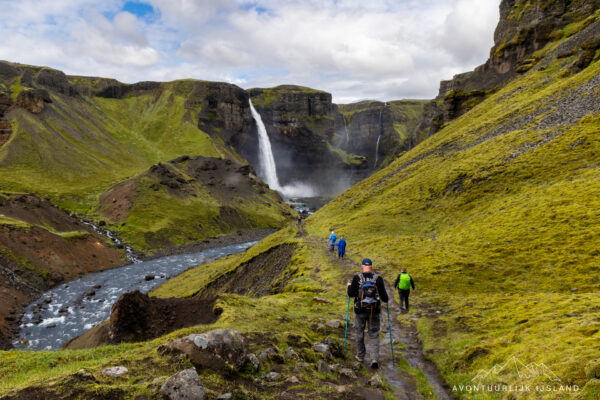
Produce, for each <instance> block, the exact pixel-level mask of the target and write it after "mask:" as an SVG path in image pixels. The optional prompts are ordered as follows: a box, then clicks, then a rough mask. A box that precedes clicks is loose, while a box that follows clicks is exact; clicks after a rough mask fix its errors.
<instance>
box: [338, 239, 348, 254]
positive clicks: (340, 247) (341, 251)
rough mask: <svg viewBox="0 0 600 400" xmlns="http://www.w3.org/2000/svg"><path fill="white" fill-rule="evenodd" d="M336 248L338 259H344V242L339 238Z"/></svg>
mask: <svg viewBox="0 0 600 400" xmlns="http://www.w3.org/2000/svg"><path fill="white" fill-rule="evenodd" d="M336 246H337V248H338V258H344V256H345V255H346V240H345V239H344V238H343V237H341V238H340V240H338V242H337V244H336Z"/></svg>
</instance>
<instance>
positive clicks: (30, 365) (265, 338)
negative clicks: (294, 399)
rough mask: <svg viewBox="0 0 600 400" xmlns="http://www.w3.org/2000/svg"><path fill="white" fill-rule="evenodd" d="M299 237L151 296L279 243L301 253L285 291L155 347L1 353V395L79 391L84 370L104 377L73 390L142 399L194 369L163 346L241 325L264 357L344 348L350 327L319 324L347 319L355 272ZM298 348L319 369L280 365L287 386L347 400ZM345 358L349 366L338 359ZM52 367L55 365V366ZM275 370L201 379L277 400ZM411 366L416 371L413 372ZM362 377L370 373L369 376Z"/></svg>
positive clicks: (193, 286) (198, 282) (224, 301)
mask: <svg viewBox="0 0 600 400" xmlns="http://www.w3.org/2000/svg"><path fill="white" fill-rule="evenodd" d="M295 235H296V229H295V227H289V228H287V229H283V230H280V231H278V232H277V233H275V234H273V235H271V236H269V237H268V238H266V239H264V240H263V241H261V242H260V243H259V244H258V245H256V246H254V247H252V248H250V249H249V250H247V251H246V252H244V253H240V254H237V255H232V256H229V257H226V258H224V259H221V260H216V261H213V262H211V263H209V264H207V265H203V266H199V267H197V268H193V269H190V270H188V271H187V272H185V273H183V274H181V275H179V276H178V277H176V278H174V279H172V280H170V281H168V282H166V283H165V284H163V285H162V286H160V287H159V288H157V289H155V290H154V291H153V292H152V293H151V294H152V295H154V296H157V297H172V296H175V297H189V296H192V295H195V294H196V293H198V292H201V291H202V289H203V288H204V286H205V285H206V284H207V283H209V282H210V281H212V280H214V279H217V278H218V277H219V276H221V275H223V274H225V273H227V272H228V271H231V270H233V269H234V268H236V267H237V266H238V265H240V264H242V263H244V262H246V261H249V260H251V259H252V258H253V257H255V256H257V255H259V254H261V253H263V252H265V251H268V250H269V249H270V248H272V247H274V246H277V245H279V244H282V243H289V244H293V245H295V246H296V250H295V251H294V255H293V256H292V259H291V262H290V265H289V266H288V268H287V271H286V272H284V273H289V274H291V279H290V280H289V281H288V282H287V284H286V285H285V288H284V289H283V292H282V293H280V294H275V295H270V296H264V297H261V298H250V297H247V296H239V295H232V294H228V295H226V296H223V297H222V298H221V299H219V300H218V302H217V305H216V307H219V308H221V309H222V310H223V313H222V314H221V317H220V318H219V320H218V321H217V322H216V323H214V324H211V325H203V326H197V327H193V328H186V329H183V330H180V331H177V332H174V333H172V334H170V335H167V336H165V337H162V338H158V339H155V340H152V341H148V342H143V343H137V344H120V345H111V346H104V347H99V348H96V349H91V350H66V351H65V350H62V351H55V352H33V353H32V352H21V351H10V352H4V353H0V355H1V357H0V376H2V380H1V383H0V395H2V394H6V393H8V392H10V391H12V390H18V389H22V388H25V387H31V386H39V385H43V386H46V387H50V388H53V389H56V390H59V391H61V392H68V391H69V390H72V389H73V388H72V387H69V386H68V384H67V382H68V380H67V378H66V377H67V376H68V375H70V374H73V373H75V372H76V371H78V370H79V369H80V368H86V369H87V370H89V371H90V372H92V373H93V374H94V375H95V376H96V377H98V378H99V380H100V382H99V383H97V384H85V383H83V384H76V385H72V386H73V387H75V388H78V389H79V390H82V391H85V392H86V393H109V392H111V391H114V390H123V391H124V392H125V393H126V394H127V396H130V397H132V398H133V397H135V396H136V395H141V394H146V395H152V394H153V393H156V391H157V388H158V387H160V385H161V384H162V383H163V382H164V381H165V380H166V379H167V377H168V376H169V375H171V374H173V373H175V372H178V371H180V370H182V369H184V368H188V367H189V363H188V361H186V360H184V359H180V358H176V359H172V358H170V357H168V356H160V355H159V354H158V353H157V351H156V350H157V348H158V346H159V345H160V344H163V343H165V342H166V341H167V340H169V339H172V338H176V337H182V336H184V335H187V334H190V333H201V332H205V331H209V330H212V329H217V328H231V327H233V328H234V329H236V330H238V331H240V332H242V333H244V334H245V335H246V336H247V337H248V338H249V339H250V342H251V343H250V350H251V351H253V352H256V353H258V352H260V351H261V350H263V349H265V348H267V347H274V348H275V349H276V350H277V351H278V353H279V354H280V355H282V356H283V355H284V352H285V349H286V348H287V347H288V346H289V344H288V341H289V340H288V338H289V337H290V335H297V336H298V337H300V338H301V339H300V340H301V341H306V342H307V343H314V342H317V341H319V340H322V339H323V338H324V337H325V336H329V337H337V340H338V342H339V343H340V344H341V343H342V341H343V334H344V331H343V329H337V330H331V329H328V330H323V329H315V324H317V323H323V322H325V321H327V320H329V319H332V318H337V319H341V320H343V318H344V317H345V314H344V312H345V309H346V297H345V295H344V294H343V291H344V284H343V283H342V284H340V282H345V281H346V280H348V279H349V278H350V276H351V273H352V271H344V270H342V269H341V268H340V267H339V266H336V265H335V264H334V263H332V261H331V258H330V257H329V254H328V253H327V252H326V250H325V246H323V244H322V243H318V242H315V241H314V240H312V239H303V238H296V237H295ZM314 296H319V297H321V298H324V299H326V300H327V301H329V303H317V302H314V301H313V300H312V299H313V297H314ZM295 350H296V351H298V352H299V353H300V354H301V355H302V357H303V358H304V359H305V360H308V361H309V362H310V363H311V366H310V368H308V369H305V370H303V369H301V370H299V371H293V368H294V365H295V361H291V360H287V362H286V364H284V365H281V366H280V367H278V368H281V372H282V374H283V375H284V377H288V376H291V375H295V376H297V377H299V378H300V380H301V383H300V384H297V385H292V386H291V388H290V385H289V384H287V385H284V387H287V389H286V390H288V391H290V390H292V392H294V390H295V391H297V392H298V393H299V394H298V398H342V397H336V394H335V389H334V388H333V387H332V386H331V384H330V383H329V382H336V381H338V379H339V376H338V374H337V373H318V372H316V368H315V364H316V362H317V360H318V359H319V356H318V355H317V354H316V353H315V352H314V351H313V350H312V349H310V348H304V349H302V348H300V347H298V346H295ZM340 361H341V362H344V361H342V360H336V361H334V362H340ZM114 365H125V366H127V367H128V368H129V369H130V373H129V374H128V375H127V378H126V379H123V380H110V379H105V378H100V374H99V372H100V371H101V370H102V369H104V368H106V367H109V366H114ZM50 366H52V368H49V367H50ZM274 366H275V364H274V363H273V362H262V364H261V371H259V372H258V373H250V372H244V373H242V374H241V375H240V376H238V377H237V378H236V379H235V380H233V381H232V380H229V379H227V378H225V377H223V376H222V375H220V374H219V373H217V372H214V371H211V370H208V369H204V370H202V371H200V378H201V380H202V382H203V383H204V384H205V385H206V386H207V388H208V389H209V390H211V391H214V392H213V393H216V394H218V393H223V392H226V391H232V390H233V389H234V388H235V389H242V390H243V391H245V392H246V393H247V394H248V396H249V397H248V398H257V399H258V398H260V399H276V398H279V395H280V393H281V391H282V390H283V389H282V387H281V386H277V387H275V388H274V389H268V388H257V387H256V386H255V385H254V384H253V381H254V379H255V378H256V377H257V376H260V375H262V374H264V373H266V372H269V371H270V370H271V368H273V367H274ZM405 368H407V369H408V370H409V372H410V373H414V371H412V370H410V367H407V366H405ZM361 373H362V374H366V371H364V370H363V371H362V372H361ZM363 376H366V375H363ZM367 378H368V376H367ZM422 390H423V393H425V394H427V393H429V391H430V390H429V389H428V388H427V387H426V386H423V388H422ZM252 396H254V397H252ZM337 396H339V395H337ZM84 397H85V396H84ZM387 398H393V397H391V396H389V397H387ZM426 398H429V397H428V396H426Z"/></svg>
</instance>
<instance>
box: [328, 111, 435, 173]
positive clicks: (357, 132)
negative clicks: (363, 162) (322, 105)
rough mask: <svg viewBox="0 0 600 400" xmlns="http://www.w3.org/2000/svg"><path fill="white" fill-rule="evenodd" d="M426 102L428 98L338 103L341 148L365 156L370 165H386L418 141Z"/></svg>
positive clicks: (372, 166)
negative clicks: (341, 125)
mask: <svg viewBox="0 0 600 400" xmlns="http://www.w3.org/2000/svg"><path fill="white" fill-rule="evenodd" d="M426 104H427V101H419V100H397V101H391V102H387V103H382V102H379V101H363V102H359V103H353V104H343V105H339V110H340V112H341V114H342V117H343V121H342V122H344V124H345V127H344V131H342V134H341V135H340V138H339V143H340V147H341V148H342V149H344V150H345V151H348V152H351V153H354V154H358V155H361V156H364V157H366V158H367V160H368V164H369V167H370V168H376V167H380V166H381V165H384V164H387V163H389V162H390V161H391V160H392V159H393V158H394V157H395V156H397V155H398V154H400V153H401V152H403V151H407V150H409V149H411V148H412V147H414V146H415V145H416V144H417V143H419V142H420V141H421V138H420V136H419V131H418V127H419V125H420V123H421V120H422V115H423V110H424V107H425V105H426ZM346 133H347V137H346ZM378 140H379V146H377V141H378ZM376 161H377V162H376ZM376 164H377V165H376Z"/></svg>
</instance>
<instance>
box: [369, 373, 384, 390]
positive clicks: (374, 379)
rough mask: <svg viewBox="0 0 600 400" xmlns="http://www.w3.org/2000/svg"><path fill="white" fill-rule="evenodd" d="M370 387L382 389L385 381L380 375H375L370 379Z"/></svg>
mask: <svg viewBox="0 0 600 400" xmlns="http://www.w3.org/2000/svg"><path fill="white" fill-rule="evenodd" d="M369 385H371V386H373V387H376V388H381V387H383V381H382V380H381V377H380V376H379V375H373V376H372V377H371V379H369Z"/></svg>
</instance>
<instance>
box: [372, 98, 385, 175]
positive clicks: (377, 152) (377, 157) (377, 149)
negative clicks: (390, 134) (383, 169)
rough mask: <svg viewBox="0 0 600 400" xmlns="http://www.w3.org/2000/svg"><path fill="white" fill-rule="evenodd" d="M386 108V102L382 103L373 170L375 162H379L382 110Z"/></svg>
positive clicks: (375, 166)
mask: <svg viewBox="0 0 600 400" xmlns="http://www.w3.org/2000/svg"><path fill="white" fill-rule="evenodd" d="M385 107H387V102H385V103H383V108H382V109H381V110H380V111H379V136H377V144H376V145H375V164H374V165H373V168H377V161H378V160H379V141H380V140H381V137H382V136H383V109H384V108H385Z"/></svg>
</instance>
